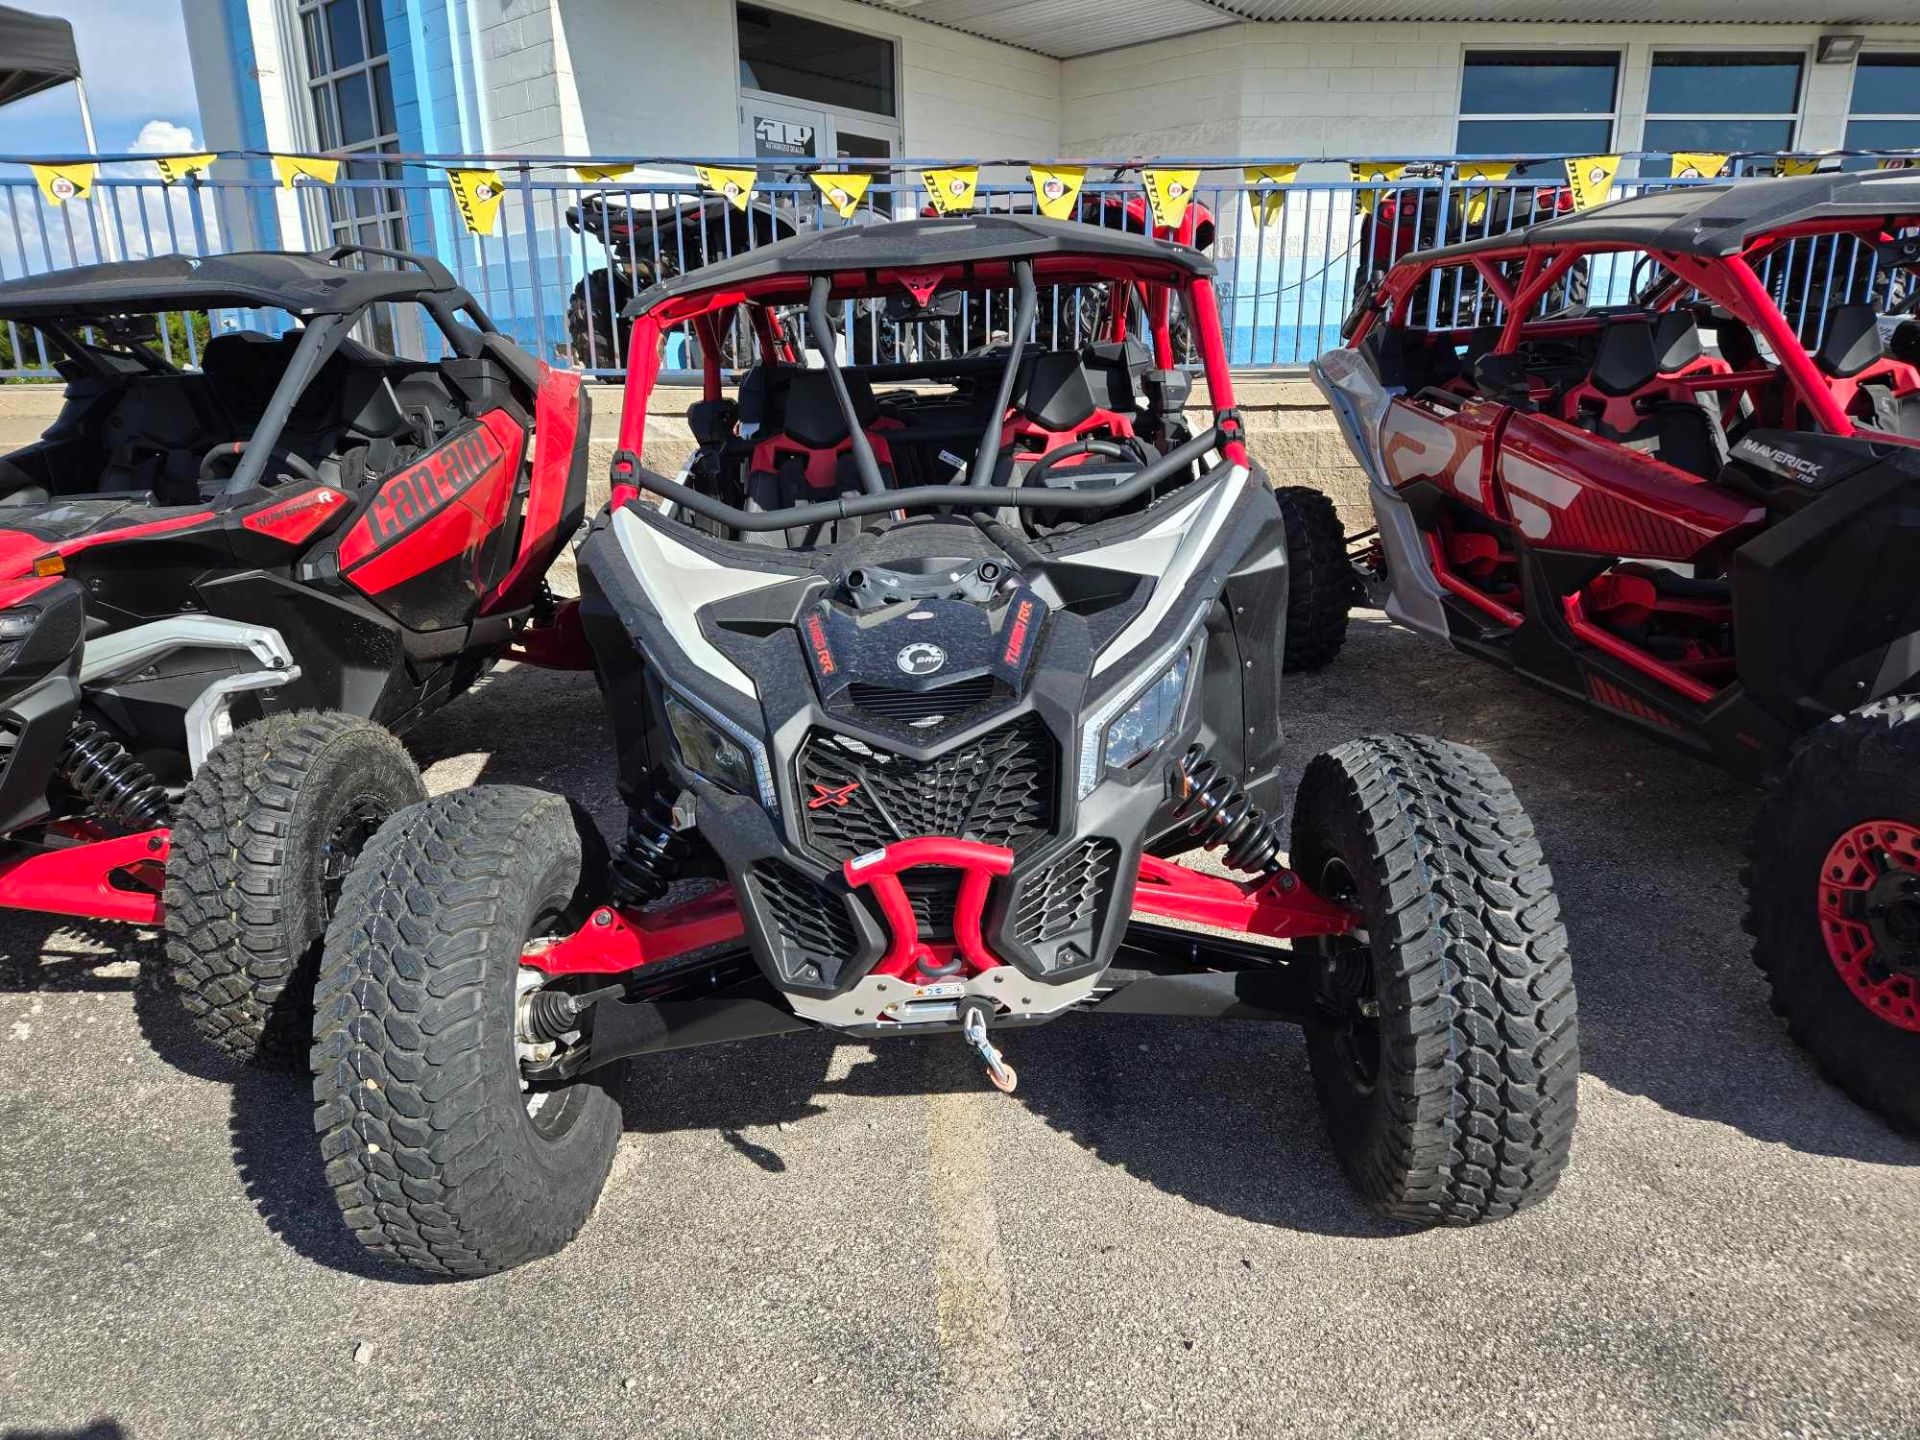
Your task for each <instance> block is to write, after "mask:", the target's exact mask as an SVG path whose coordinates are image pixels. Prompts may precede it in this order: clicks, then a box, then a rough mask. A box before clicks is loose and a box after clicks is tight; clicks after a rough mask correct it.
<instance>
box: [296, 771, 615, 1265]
mask: <svg viewBox="0 0 1920 1440" xmlns="http://www.w3.org/2000/svg"><path fill="white" fill-rule="evenodd" d="M555 836H562V837H564V838H563V840H562V842H561V843H563V844H564V843H572V844H573V845H575V846H576V847H577V845H578V840H577V833H576V831H575V830H574V827H573V820H572V813H571V811H570V809H569V807H568V805H567V802H566V801H564V800H563V799H561V798H560V797H559V796H556V795H548V794H544V793H542V792H540V791H536V790H529V789H525V788H521V787H517V786H505V785H489V786H480V787H476V788H473V789H468V790H460V791H455V792H453V793H451V794H446V795H441V796H438V797H436V798H434V799H432V800H429V801H427V802H425V803H424V804H420V805H416V806H414V807H413V808H411V809H409V810H406V811H403V812H401V813H400V814H399V815H396V816H395V817H394V818H393V819H392V820H390V821H389V822H388V823H387V824H386V825H384V826H383V827H382V828H381V829H380V831H379V833H378V834H376V835H375V836H374V838H373V840H372V841H371V842H370V843H369V844H368V846H367V848H366V850H365V851H363V852H362V855H361V861H360V864H359V865H357V866H356V867H355V868H354V870H353V873H352V874H351V875H350V876H349V877H348V879H347V885H346V889H345V892H344V894H343V895H342V897H341V903H340V907H339V909H338V911H337V913H336V914H335V917H334V922H333V925H332V926H331V927H330V928H329V930H328V938H327V948H326V953H325V957H324V960H323V962H322V966H321V972H320V979H319V985H318V989H317V992H316V995H315V1004H314V1030H313V1054H312V1060H313V1073H314V1102H315V1107H316V1108H315V1117H314V1124H315V1128H316V1130H317V1131H318V1132H319V1136H320V1146H321V1156H322V1160H323V1162H324V1164H325V1166H326V1174H327V1180H328V1183H329V1184H330V1185H331V1186H332V1188H333V1192H334V1197H335V1199H336V1200H337V1201H338V1202H339V1205H340V1210H341V1213H342V1214H343V1215H344V1217H345V1218H346V1222H347V1225H348V1226H349V1228H351V1229H352V1230H353V1231H354V1233H355V1234H356V1235H357V1236H358V1238H359V1240H360V1242H361V1243H362V1244H363V1245H364V1246H366V1248H367V1249H368V1250H369V1251H371V1252H372V1253H373V1254H374V1255H376V1256H378V1257H380V1258H382V1259H385V1260H387V1261H390V1262H392V1263H396V1264H401V1265H405V1266H408V1267H410V1268H412V1269H415V1270H419V1271H424V1272H426V1273H428V1274H432V1275H439V1276H446V1277H471V1276H479V1275H489V1274H493V1273H496V1272H498V1271H501V1270H507V1269H510V1268H512V1267H514V1266H516V1265H521V1264H524V1263H526V1262H528V1261H530V1260H535V1259H539V1258H541V1257H543V1256H546V1255H550V1254H553V1253H554V1252H555V1251H557V1250H559V1249H560V1248H561V1247H562V1246H564V1245H565V1244H567V1242H568V1241H570V1240H571V1239H572V1238H573V1237H574V1235H576V1234H577V1233H578V1232H579V1230H580V1227H581V1226H582V1225H583V1224H585V1223H586V1220H587V1217H588V1215H589V1214H590V1213H591V1212H592V1209H593V1205H594V1202H595V1200H596V1199H597V1198H598V1196H599V1193H600V1190H601V1188H602V1186H603V1185H604V1184H605V1183H606V1177H607V1174H608V1171H609V1170H610V1168H611V1166H612V1163H613V1153H614V1147H615V1144H616V1142H617V1141H618V1138H619V1132H620V1111H619V1106H618V1104H617V1103H615V1102H614V1101H613V1099H612V1097H611V1096H609V1095H607V1094H606V1092H605V1091H604V1090H599V1091H598V1093H597V1094H596V1095H594V1096H593V1097H590V1098H591V1099H592V1101H593V1102H594V1103H593V1104H592V1105H590V1106H589V1113H587V1114H584V1115H583V1116H582V1117H581V1119H580V1121H579V1122H578V1123H577V1124H576V1125H575V1127H574V1131H573V1132H569V1134H568V1135H567V1136H566V1137H565V1140H564V1141H563V1142H562V1143H561V1145H558V1146H552V1147H549V1146H543V1145H538V1144H533V1143H530V1141H531V1140H532V1138H533V1137H532V1132H531V1127H530V1126H529V1125H528V1124H527V1122H526V1117H525V1113H524V1107H523V1106H522V1104H521V1102H520V1099H519V1096H518V1094H517V1093H516V1092H515V1087H516V1086H517V1084H518V1076H517V1073H515V1072H512V1071H511V1070H510V1069H509V1071H508V1073H507V1074H506V1075H505V1077H504V1078H503V1075H502V1073H501V1071H502V1070H503V1069H506V1068H508V1067H511V1065H512V1055H513V1052H512V1036H511V1033H510V1030H509V1027H510V1024H511V1021H510V1018H503V1016H502V1013H501V1010H500V1007H498V1005H497V1000H496V994H495V991H496V987H498V986H500V985H502V984H503V983H510V982H507V981H503V978H502V976H501V974H500V969H499V967H500V966H501V965H502V964H504V965H507V966H515V965H517V957H518V954H519V947H520V942H521V927H522V926H523V925H524V923H525V919H524V918H523V917H522V916H521V915H520V914H519V908H520V907H521V904H522V903H523V902H521V900H520V899H519V893H520V891H521V890H523V889H524V888H525V886H526V885H527V883H529V882H528V874H529V872H538V871H539V870H540V869H541V868H542V866H543V865H544V864H545V863H546V860H547V859H548V858H550V857H551V855H552V853H553V852H552V848H551V847H552V844H553V843H554V838H553V837H555ZM579 860H580V857H579V852H578V849H577V848H575V849H574V851H573V852H572V854H571V863H572V865H573V866H574V869H575V871H576V873H577V870H578V867H579ZM579 1083H581V1084H584V1085H591V1084H592V1083H593V1082H592V1081H586V1082H579ZM576 1132H578V1133H576ZM563 1147H564V1149H565V1153H563V1154H561V1153H548V1152H549V1151H550V1150H556V1151H557V1150H560V1149H562V1148H563Z"/></svg>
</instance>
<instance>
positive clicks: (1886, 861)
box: [1820, 820, 1920, 1033]
mask: <svg viewBox="0 0 1920 1440" xmlns="http://www.w3.org/2000/svg"><path fill="white" fill-rule="evenodd" d="M1820 934H1821V937H1822V938H1823V939H1825V941H1826V942H1827V954H1828V956H1829V957H1831V958H1832V960H1833V964H1834V968H1835V969H1836V970H1838V971H1839V972H1840V978H1841V979H1842V980H1844V981H1845V982H1846V985H1847V988H1848V989H1849V990H1851V991H1853V993H1854V997H1855V998H1856V999H1858V1000H1859V1002H1860V1003H1861V1004H1862V1005H1864V1006H1866V1007H1867V1009H1869V1010H1871V1011H1872V1012H1873V1013H1874V1014H1875V1015H1878V1016H1879V1017H1880V1018H1881V1019H1882V1020H1885V1021H1886V1022H1887V1023H1888V1024H1889V1025H1898V1026H1899V1027H1900V1028H1901V1029H1902V1030H1912V1031H1914V1032H1916V1033H1920V829H1916V828H1915V827H1914V826H1912V825H1908V824H1906V823H1905V822H1904V821H1900V820H1868V821H1865V822H1864V823H1862V824H1859V825H1856V826H1854V827H1853V828H1852V829H1851V830H1848V831H1846V832H1845V833H1844V834H1842V835H1841V837H1840V838H1839V839H1838V840H1836V841H1834V842H1833V848H1832V849H1830V850H1828V851H1827V858H1826V860H1825V862H1824V863H1823V864H1822V865H1821V868H1820Z"/></svg>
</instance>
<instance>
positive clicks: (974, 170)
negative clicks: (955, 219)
mask: <svg viewBox="0 0 1920 1440" xmlns="http://www.w3.org/2000/svg"><path fill="white" fill-rule="evenodd" d="M920 183H921V185H922V186H924V187H925V188H926V192H927V198H928V199H929V200H931V201H933V208H934V209H936V210H938V211H939V212H940V213H941V214H942V215H958V214H961V213H962V212H964V211H967V210H971V209H972V208H973V192H974V188H975V187H976V186H977V185H979V183H980V170H979V167H978V166H974V165H967V166H964V167H962V168H960V169H957V170H922V171H921V172H920Z"/></svg>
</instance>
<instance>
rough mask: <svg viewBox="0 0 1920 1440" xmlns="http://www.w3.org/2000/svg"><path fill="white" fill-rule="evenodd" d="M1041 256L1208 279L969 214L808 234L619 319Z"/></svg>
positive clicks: (1190, 262)
mask: <svg viewBox="0 0 1920 1440" xmlns="http://www.w3.org/2000/svg"><path fill="white" fill-rule="evenodd" d="M1043 255H1080V256H1089V257H1096V258H1104V259H1115V260H1127V261H1135V262H1146V263H1157V264H1161V265H1168V264H1171V265H1173V266H1175V267H1176V268H1178V269H1181V270H1185V271H1186V272H1187V273H1189V274H1191V275H1200V276H1207V275H1211V274H1213V262H1212V261H1211V260H1209V259H1208V258H1207V257H1206V256H1205V255H1202V254H1201V253H1200V252H1199V251H1198V250H1195V249H1193V248H1192V247H1190V246H1186V245H1174V244H1170V243H1168V242H1166V241H1164V240H1154V239H1151V238H1150V237H1148V236H1145V235H1132V234H1128V233H1127V232H1125V231H1121V230H1110V229H1107V228H1105V227H1103V226H1099V225H1088V224H1085V223H1083V222H1081V221H1078V220H1048V219H1046V218H1045V217H1043V216H1039V215H994V214H984V213H976V214H972V215H953V216H947V217H945V218H941V219H921V220H895V221H892V222H889V223H887V224H884V225H842V226H836V227H834V228H833V229H831V230H816V231H809V232H808V233H806V234H803V235H796V236H794V237H793V238H792V239H790V240H779V241H776V242H774V243H773V244H771V245H763V246H761V247H759V248H758V249H755V250H749V251H747V252H746V253H744V254H740V255H735V256H732V257H730V258H729V259H726V260H717V261H715V262H714V263H713V264H711V265H704V266H702V267H701V268H700V269H698V270H693V271H689V272H687V273H686V274H682V275H675V276H673V277H672V278H670V279H667V280H662V281H661V282H660V283H659V284H657V285H654V286H651V287H649V288H648V289H646V290H644V291H642V292H641V293H640V294H639V295H638V296H636V297H635V298H634V300H633V301H632V303H631V304H630V305H628V307H627V314H628V316H629V317H631V316H634V315H640V314H644V313H645V312H646V311H648V310H651V309H652V308H653V307H654V306H655V305H658V304H659V303H660V302H661V301H663V300H667V299H669V298H671V297H673V296H675V295H686V294H690V293H693V292H695V291H700V290H708V289H715V288H718V287H721V286H727V285H739V284H744V283H748V282H751V281H754V280H764V279H767V278H770V277H772V276H776V275H818V274H824V273H828V272H836V271H848V270H856V271H857V270H923V269H933V268H935V267H937V266H943V265H961V264H967V263H969V262H973V263H979V262H988V261H996V260H1019V259H1034V258H1037V257H1040V256H1043Z"/></svg>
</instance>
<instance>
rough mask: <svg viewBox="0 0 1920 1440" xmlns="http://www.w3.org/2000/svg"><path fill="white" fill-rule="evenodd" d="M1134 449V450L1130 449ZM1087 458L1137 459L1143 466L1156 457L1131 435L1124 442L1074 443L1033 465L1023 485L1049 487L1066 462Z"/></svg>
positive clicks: (1048, 454) (1079, 441) (1088, 441)
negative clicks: (1057, 471) (1095, 456)
mask: <svg viewBox="0 0 1920 1440" xmlns="http://www.w3.org/2000/svg"><path fill="white" fill-rule="evenodd" d="M1128 446H1131V447H1132V448H1131V449H1128V448H1127V447H1128ZM1083 455H1098V456H1101V457H1102V458H1104V459H1108V460H1136V461H1138V462H1139V463H1140V464H1141V465H1142V466H1145V465H1149V464H1151V463H1152V462H1153V455H1152V453H1151V452H1150V451H1149V450H1148V449H1147V447H1146V445H1145V444H1144V443H1143V442H1142V441H1140V440H1139V439H1138V438H1137V437H1134V436H1131V435H1130V436H1128V437H1127V439H1126V441H1125V442H1124V443H1123V442H1121V441H1119V440H1106V439H1093V440H1074V441H1070V442H1069V443H1067V444H1065V445H1062V446H1061V447H1060V448H1059V449H1058V450H1049V451H1048V452H1047V453H1046V454H1045V455H1042V456H1041V457H1040V458H1039V459H1038V460H1036V461H1035V462H1034V463H1033V466H1032V467H1031V468H1030V469H1029V470H1028V471H1027V473H1026V474H1025V475H1024V476H1022V477H1021V481H1020V483H1021V484H1022V485H1036V484H1045V483H1046V479H1047V477H1048V476H1049V475H1051V474H1052V473H1053V472H1054V470H1055V469H1057V468H1058V467H1059V466H1060V464H1061V463H1062V462H1063V461H1067V460H1076V459H1078V458H1080V457H1081V456H1083Z"/></svg>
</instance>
